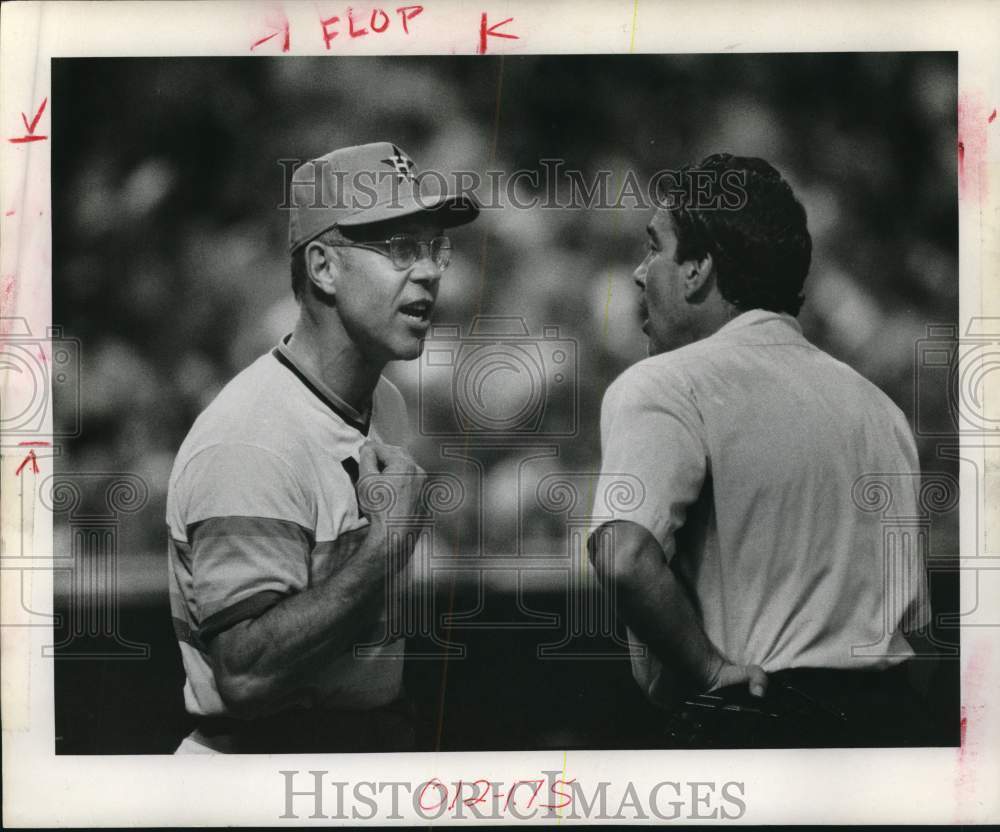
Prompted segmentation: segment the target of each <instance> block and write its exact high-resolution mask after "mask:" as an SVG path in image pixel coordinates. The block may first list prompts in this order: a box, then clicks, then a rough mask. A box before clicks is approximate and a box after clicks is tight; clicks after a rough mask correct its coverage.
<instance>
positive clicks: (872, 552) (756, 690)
mask: <svg viewBox="0 0 1000 832" xmlns="http://www.w3.org/2000/svg"><path fill="white" fill-rule="evenodd" d="M682 180H683V181H682V183H681V185H680V187H679V188H678V189H677V191H676V192H674V193H672V194H671V195H670V201H669V202H667V203H666V204H664V206H663V207H661V208H660V209H659V210H658V211H657V212H656V214H655V216H654V217H653V218H652V220H651V221H650V223H649V225H648V227H647V229H646V232H647V245H648V248H647V253H646V257H645V259H644V260H643V261H642V263H641V264H640V265H639V267H638V268H637V269H636V271H635V275H634V279H635V282H636V284H637V285H638V287H639V290H640V309H641V313H642V318H643V324H642V328H643V331H644V332H645V333H646V335H647V337H648V342H649V355H650V357H649V358H647V359H645V360H643V361H640V362H639V363H637V364H635V365H634V366H632V367H630V368H629V369H628V370H627V371H626V372H625V373H623V374H622V375H621V376H620V377H619V378H618V379H617V380H616V381H615V382H614V383H613V384H612V385H611V387H610V388H609V389H608V390H607V392H606V394H605V397H604V401H603V404H602V409H601V445H602V463H601V469H602V473H601V477H602V480H604V482H603V483H602V484H599V485H598V488H597V490H596V493H597V494H598V495H601V494H603V493H604V492H605V490H606V487H607V485H608V484H609V483H610V482H611V481H613V479H614V477H615V476H616V475H619V474H630V475H633V476H635V477H638V479H639V480H641V482H642V483H643V487H644V492H645V497H644V500H643V501H642V503H641V505H639V506H638V507H637V508H635V509H634V510H631V511H627V512H621V511H619V512H617V513H615V512H614V511H613V510H612V509H611V508H609V507H607V506H604V505H603V504H601V501H600V500H598V502H597V504H595V510H594V514H595V516H603V517H611V518H612V519H611V520H609V521H608V522H606V523H604V524H603V525H602V526H600V527H599V528H598V529H597V530H596V531H595V533H594V534H593V535H592V536H591V537H590V539H589V549H590V557H591V561H592V563H593V565H594V567H595V569H596V571H597V574H598V576H599V579H600V580H601V582H602V584H603V585H604V586H605V588H606V590H607V591H609V592H613V593H615V599H616V603H617V604H618V607H617V609H618V611H619V613H620V615H621V616H622V617H623V618H624V620H625V622H626V623H627V625H628V627H629V630H630V638H631V639H632V641H633V645H632V670H633V675H634V677H635V679H636V681H637V683H638V684H639V686H640V687H641V689H642V691H643V692H644V693H645V694H646V696H647V697H648V698H649V699H650V700H652V701H653V702H655V703H657V704H660V705H662V706H664V707H665V708H667V709H668V711H669V712H670V716H669V717H668V718H667V720H666V723H665V724H666V728H665V729H662V730H663V731H664V736H663V737H662V738H661V740H662V742H663V743H664V744H666V745H676V746H680V747H727V746H728V747H738V746H796V745H801V746H832V745H907V744H918V743H920V742H921V738H922V737H923V736H924V731H925V728H926V720H925V718H924V715H923V712H922V710H921V708H920V706H919V703H918V697H917V694H916V693H915V692H914V690H913V689H912V688H911V687H910V685H909V683H908V680H907V663H908V662H909V661H910V660H911V659H912V658H913V656H914V651H913V649H912V647H911V646H910V644H909V643H908V642H907V639H906V637H905V636H904V629H906V628H907V627H919V626H921V625H923V624H925V623H926V622H927V620H928V618H929V608H928V603H927V592H926V577H925V573H924V564H923V561H922V552H921V551H919V549H918V547H916V546H914V547H913V548H912V549H911V550H909V551H902V552H899V551H892V550H891V549H889V548H888V547H886V546H885V545H884V543H883V529H882V528H881V526H880V523H879V518H878V516H877V515H874V514H872V513H868V512H865V511H863V510H861V508H860V507H858V506H856V505H855V504H854V502H853V500H852V494H853V489H854V486H855V484H856V482H857V481H858V479H859V478H860V477H862V476H863V475H866V474H869V475H871V474H876V475H877V474H886V475H888V476H889V477H891V478H892V482H893V483H895V484H897V487H896V493H894V495H893V498H894V500H895V502H894V507H893V508H894V511H896V512H897V513H898V514H899V515H900V516H907V515H910V516H915V515H916V514H917V511H916V500H917V489H918V487H919V467H918V461H917V452H916V447H915V445H914V442H913V438H912V435H911V433H910V430H909V427H908V425H907V422H906V419H905V417H904V415H903V414H902V412H901V411H900V410H899V408H897V407H896V406H895V405H894V404H893V403H892V402H891V401H890V400H889V398H888V397H887V396H886V395H885V394H884V393H882V391H880V390H879V389H878V388H877V387H875V386H874V385H873V384H871V383H870V382H868V381H867V380H865V379H864V378H862V377H861V376H860V375H859V374H858V373H856V372H855V371H854V370H852V369H851V368H849V367H847V366H846V365H844V364H842V363H841V362H839V361H836V360H834V359H833V358H831V357H830V356H829V355H827V354H826V353H824V352H822V351H821V350H819V349H818V348H817V347H815V346H814V345H813V344H811V343H810V342H809V341H807V340H806V338H805V337H803V334H802V330H801V327H800V326H799V324H798V322H797V320H796V316H797V314H798V312H799V307H800V306H801V304H802V301H803V295H802V287H803V283H804V280H805V278H806V274H807V272H808V270H809V265H810V259H811V249H812V244H811V239H810V236H809V232H808V230H807V227H806V214H805V210H804V209H803V207H802V205H801V204H800V203H799V202H798V200H797V199H796V198H795V196H794V195H793V193H792V190H791V188H790V187H789V185H788V184H787V183H786V182H785V180H784V179H783V178H782V177H781V175H780V174H779V173H778V172H777V171H776V170H775V169H774V168H773V167H772V166H771V165H770V164H768V163H767V162H765V161H764V160H762V159H757V158H747V157H739V156H731V155H728V154H717V155H712V156H709V157H707V158H706V159H704V160H703V161H702V162H701V163H700V164H699V165H697V166H695V167H693V168H688V169H686V170H685V171H684V173H683V176H682ZM691 182H695V183H696V184H697V187H696V188H694V189H692V188H689V187H686V185H689V184H690V183H691ZM737 197H738V198H737ZM898 483H903V485H902V486H899V485H898Z"/></svg>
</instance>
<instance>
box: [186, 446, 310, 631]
mask: <svg viewBox="0 0 1000 832" xmlns="http://www.w3.org/2000/svg"><path fill="white" fill-rule="evenodd" d="M177 486H178V491H179V492H181V493H183V494H184V495H185V496H184V498H183V500H182V501H181V502H182V507H181V510H182V516H183V518H184V526H185V529H184V531H185V533H186V535H187V542H188V544H189V545H190V547H191V572H192V588H193V594H194V599H195V605H196V610H195V612H196V614H197V617H198V621H199V627H198V631H199V633H198V634H199V637H200V638H201V640H202V641H203V642H206V643H207V642H208V641H209V640H211V639H212V638H213V637H214V636H216V635H218V634H219V633H220V632H222V631H224V630H226V629H228V628H230V627H232V626H233V625H234V624H236V623H238V622H240V621H243V620H246V619H248V618H256V617H257V616H259V615H261V614H262V613H264V612H265V611H267V610H268V609H270V607H272V606H274V604H276V603H278V602H279V601H280V600H282V599H283V598H284V597H286V596H287V595H290V594H292V593H294V592H298V591H301V590H303V589H305V588H306V587H307V586H308V583H309V558H310V553H311V551H312V549H313V546H314V545H315V540H314V523H313V521H312V518H313V517H314V515H315V506H314V505H313V503H314V502H315V501H314V500H311V499H310V497H309V495H308V494H307V493H306V490H305V488H304V487H303V485H302V483H301V481H300V479H299V477H297V476H296V474H295V472H294V471H293V470H292V468H291V466H290V465H289V464H288V463H287V462H285V460H283V459H282V458H281V457H280V456H279V455H277V454H276V453H274V452H272V451H269V450H267V449H265V448H260V447H257V446H253V445H243V444H235V443H234V444H221V445H215V446H212V447H210V448H207V449H205V450H202V451H200V452H199V453H197V454H196V455H195V456H194V457H192V459H191V460H190V462H189V463H188V464H187V466H186V467H185V469H184V471H183V472H182V474H181V476H180V478H179V480H178V483H177Z"/></svg>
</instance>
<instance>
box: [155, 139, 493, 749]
mask: <svg viewBox="0 0 1000 832" xmlns="http://www.w3.org/2000/svg"><path fill="white" fill-rule="evenodd" d="M290 203H291V209H290V216H289V250H290V253H291V275H292V290H293V292H294V293H295V297H296V299H297V301H298V304H299V318H298V322H297V324H296V325H295V329H294V331H293V332H291V333H290V334H289V335H287V336H285V337H284V338H282V339H281V342H280V343H279V344H277V345H276V346H275V348H274V349H273V350H271V351H270V352H268V353H266V354H265V355H262V356H261V357H260V358H259V359H257V360H256V361H255V362H254V363H253V364H251V365H250V366H249V367H248V368H247V369H245V370H244V371H243V372H241V373H240V374H239V375H237V376H236V377H235V378H234V379H233V380H232V381H231V382H230V383H229V384H228V385H227V386H226V387H225V388H224V389H223V390H222V392H221V393H220V394H219V395H218V396H217V397H216V398H215V400H214V401H213V402H212V403H211V404H210V405H209V406H208V407H207V408H206V409H205V411H204V412H203V413H202V414H201V415H200V416H199V417H198V419H197V421H196V422H195V424H194V426H193V427H192V428H191V431H190V432H189V433H188V435H187V438H186V439H185V440H184V443H183V445H182V446H181V448H180V451H179V452H178V454H177V459H176V462H175V464H174V468H173V472H172V474H171V478H170V487H169V493H168V498H167V523H168V527H169V532H170V548H169V559H170V570H171V577H172V581H171V587H170V590H171V593H170V601H171V610H172V614H173V619H174V628H175V631H176V634H177V638H178V641H179V643H180V649H181V654H182V658H183V662H184V668H185V671H186V674H187V680H186V683H185V686H184V700H185V704H186V707H187V710H188V712H189V713H191V714H192V715H193V716H194V717H195V718H196V721H197V727H196V729H195V731H194V732H193V733H192V734H191V735H190V736H189V737H188V738H186V739H185V740H184V741H183V742H182V743H181V746H180V748H179V749H178V752H196V753H213V752H223V753H225V752H240V753H252V752H261V753H264V752H269V753H274V752H331V751H369V752H374V751H402V750H409V749H411V748H412V747H413V742H414V725H413V720H412V714H411V713H410V708H409V705H408V704H407V701H406V699H405V697H404V695H403V689H402V673H403V661H402V659H403V643H402V641H395V642H394V641H393V639H392V637H391V635H390V634H389V633H390V630H389V628H387V625H386V620H387V612H388V611H387V606H388V601H387V598H388V597H389V595H390V593H389V588H390V586H393V585H395V584H398V582H399V578H400V575H401V574H402V572H403V570H404V569H405V566H406V563H407V561H408V559H409V557H410V554H411V553H412V548H413V535H403V539H404V540H406V541H407V542H406V543H404V544H403V545H402V547H401V549H397V547H396V545H395V544H394V545H392V546H390V543H389V540H390V533H389V529H388V525H387V518H386V517H385V516H384V514H383V513H382V512H380V511H378V510H375V509H374V508H371V507H367V508H366V507H365V504H364V501H359V498H358V493H357V487H358V482H359V480H360V481H362V482H364V481H365V480H366V478H376V479H379V478H381V481H382V484H383V485H385V486H388V487H390V488H393V489H394V490H395V492H396V501H395V510H396V511H397V512H399V513H400V514H401V515H407V516H414V515H417V514H419V511H420V490H421V487H422V484H423V480H424V475H423V472H422V471H421V470H420V468H419V467H418V466H417V465H416V463H414V461H413V460H412V459H411V457H410V456H409V455H408V454H407V453H406V451H404V450H403V449H402V447H400V446H401V445H403V444H404V443H405V442H406V439H407V434H408V420H407V417H406V409H405V405H404V402H403V399H402V397H401V395H400V393H399V391H398V390H396V388H395V387H393V385H392V384H391V383H389V382H388V381H387V380H386V379H385V378H383V377H382V370H383V368H384V367H385V365H386V364H387V363H388V362H389V361H397V360H410V359H413V358H416V357H417V356H418V355H419V354H420V352H421V350H422V339H423V337H424V335H425V334H426V332H427V329H428V327H429V325H430V316H431V314H432V312H433V311H434V304H435V301H436V299H437V295H438V286H439V281H440V279H441V275H442V272H443V271H444V270H445V268H446V267H447V266H448V263H449V259H450V257H451V242H450V240H449V238H448V237H447V235H446V234H445V230H446V229H447V228H449V227H452V226H457V225H461V224H463V223H467V222H469V221H471V220H473V219H475V217H476V216H477V214H478V211H479V209H478V206H477V205H476V203H475V202H474V200H473V198H472V197H470V196H453V195H449V194H447V193H439V194H437V195H436V196H435V195H430V194H425V193H422V192H421V190H420V187H419V179H418V178H417V177H416V176H415V164H414V162H413V160H412V159H411V158H410V157H409V156H408V155H407V154H406V153H405V152H404V151H402V150H401V149H400V148H399V147H398V146H396V145H394V144H391V143H387V142H378V143H374V144H366V145H362V146H359V147H348V148H343V149H340V150H335V151H333V152H331V153H328V154H326V155H325V156H322V157H320V158H319V159H315V160H313V161H311V162H308V163H306V164H304V165H302V166H301V167H300V168H298V169H297V170H296V172H295V174H294V176H293V181H292V186H291V193H290ZM396 533H398V530H396ZM390 549H391V550H392V553H393V557H392V558H391V559H390V558H389V551H390ZM359 645H366V646H365V647H364V649H359Z"/></svg>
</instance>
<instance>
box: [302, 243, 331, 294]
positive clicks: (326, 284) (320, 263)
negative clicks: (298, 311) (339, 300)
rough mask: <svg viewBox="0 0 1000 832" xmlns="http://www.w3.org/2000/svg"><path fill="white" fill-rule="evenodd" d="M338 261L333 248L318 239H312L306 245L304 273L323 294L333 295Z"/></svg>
mask: <svg viewBox="0 0 1000 832" xmlns="http://www.w3.org/2000/svg"><path fill="white" fill-rule="evenodd" d="M337 267H338V262H337V260H336V252H335V250H334V249H333V248H332V247H330V246H327V245H325V244H324V243H323V242H322V241H320V240H313V241H312V242H311V243H308V244H307V245H306V274H307V275H308V276H309V280H310V282H312V284H313V285H314V286H315V287H316V288H317V289H319V290H320V291H321V292H322V293H323V294H324V295H327V296H330V297H333V295H334V294H336V292H335V290H334V279H335V278H336V276H337Z"/></svg>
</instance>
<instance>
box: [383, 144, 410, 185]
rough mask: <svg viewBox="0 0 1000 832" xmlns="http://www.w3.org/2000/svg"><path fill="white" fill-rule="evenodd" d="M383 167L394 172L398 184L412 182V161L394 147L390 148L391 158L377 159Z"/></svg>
mask: <svg viewBox="0 0 1000 832" xmlns="http://www.w3.org/2000/svg"><path fill="white" fill-rule="evenodd" d="M379 161H380V162H381V163H382V164H383V165H388V166H389V167H391V168H392V169H393V170H395V171H396V179H397V181H399V182H412V181H413V168H414V167H415V166H416V165H415V163H414V161H413V160H412V159H411V158H410V157H409V156H407V155H406V154H405V153H403V151H402V150H400V149H399V148H398V147H396V145H393V146H392V156H390V157H389V158H388V159H379Z"/></svg>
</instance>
